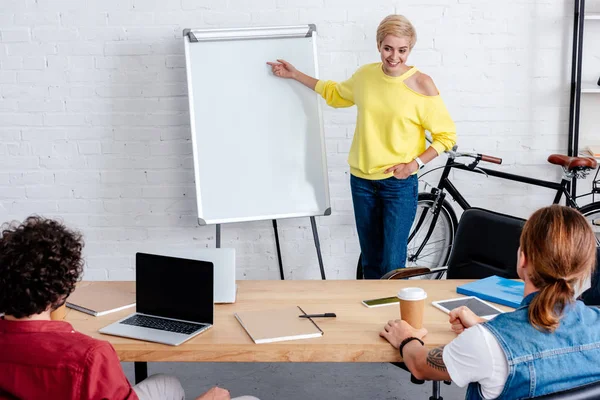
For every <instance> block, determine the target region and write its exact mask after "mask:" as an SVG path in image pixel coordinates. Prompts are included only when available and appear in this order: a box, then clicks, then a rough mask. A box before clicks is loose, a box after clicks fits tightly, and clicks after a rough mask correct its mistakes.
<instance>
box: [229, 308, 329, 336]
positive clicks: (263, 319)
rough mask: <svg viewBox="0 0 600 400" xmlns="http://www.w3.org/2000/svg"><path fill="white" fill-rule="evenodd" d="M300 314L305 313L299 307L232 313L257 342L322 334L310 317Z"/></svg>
mask: <svg viewBox="0 0 600 400" xmlns="http://www.w3.org/2000/svg"><path fill="white" fill-rule="evenodd" d="M302 314H305V313H304V311H302V309H301V308H300V307H288V308H281V309H277V310H261V311H244V312H238V313H235V314H234V315H235V318H236V319H237V320H238V322H239V323H240V324H241V325H242V327H243V328H244V329H245V330H246V332H247V333H248V336H250V338H251V339H252V340H253V341H254V343H257V344H261V343H273V342H282V341H284V340H297V339H310V338H315V337H319V336H323V331H322V330H321V328H319V327H318V326H317V324H316V323H315V322H314V321H313V320H312V319H311V318H300V317H299V315H302Z"/></svg>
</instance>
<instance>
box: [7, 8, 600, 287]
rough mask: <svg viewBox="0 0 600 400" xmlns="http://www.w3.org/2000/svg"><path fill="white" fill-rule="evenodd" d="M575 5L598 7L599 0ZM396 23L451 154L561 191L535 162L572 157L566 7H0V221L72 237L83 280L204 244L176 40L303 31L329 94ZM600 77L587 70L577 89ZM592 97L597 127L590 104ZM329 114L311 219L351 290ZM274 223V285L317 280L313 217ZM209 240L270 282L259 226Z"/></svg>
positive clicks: (346, 124)
mask: <svg viewBox="0 0 600 400" xmlns="http://www.w3.org/2000/svg"><path fill="white" fill-rule="evenodd" d="M587 3H588V9H590V10H596V11H600V0H588V2H587ZM394 12H397V13H403V14H405V15H407V16H408V17H409V18H410V19H411V20H412V21H413V23H414V24H415V26H416V28H417V31H418V42H417V46H416V48H415V49H414V52H413V54H412V55H411V60H410V61H411V63H413V64H415V65H417V66H418V67H420V68H421V69H422V70H423V71H424V72H426V73H428V74H430V75H431V76H432V77H433V78H434V80H435V82H436V83H437V85H438V87H439V88H440V90H441V92H442V93H443V96H444V99H445V101H446V103H447V105H448V107H449V109H450V111H451V113H452V115H453V117H454V118H455V120H456V123H457V127H458V134H459V144H460V146H461V147H462V148H463V149H477V150H479V151H481V152H487V153H490V154H493V155H497V156H500V157H503V158H504V160H505V164H504V165H503V166H502V167H500V168H502V169H504V170H507V171H512V172H524V173H527V174H529V175H531V176H538V177H546V178H551V179H554V178H557V177H558V171H557V168H555V167H551V166H547V165H546V163H545V158H546V156H547V154H548V153H550V152H556V151H565V149H566V145H567V129H566V127H567V119H568V91H569V77H570V58H571V53H570V43H571V20H572V16H571V14H572V1H567V2H564V1H558V0H537V1H536V0H505V1H502V2H499V1H480V0H477V1H476V0H406V1H404V2H402V4H400V2H397V1H387V0H372V1H371V2H370V4H369V5H368V6H367V3H366V2H364V1H361V0H302V1H299V0H260V1H245V0H230V1H221V0H88V1H85V2H82V1H81V0H2V7H1V9H0V220H2V221H7V220H12V219H17V220H22V219H24V218H25V217H26V216H28V215H29V214H32V213H39V214H43V215H46V216H51V217H54V216H56V217H61V218H63V219H64V220H65V221H66V222H67V223H68V224H70V225H72V226H73V227H75V228H77V229H80V230H81V231H82V232H83V233H84V235H85V238H86V242H87V246H86V249H85V253H86V257H87V269H86V273H85V278H86V279H132V278H133V277H134V253H135V251H137V250H139V249H141V248H148V247H153V248H156V249H159V248H160V247H161V246H168V245H177V246H188V247H211V246H214V236H215V233H214V227H199V226H197V225H196V208H195V192H194V175H193V170H192V165H193V160H192V149H191V142H190V132H189V116H188V108H187V107H188V106H187V97H186V83H185V70H184V68H185V65H184V64H185V62H184V61H185V60H184V56H183V46H182V39H181V31H182V29H183V28H192V27H226V26H241V25H280V24H306V23H314V24H316V25H317V27H318V31H319V34H320V36H321V40H320V46H319V51H318V53H319V64H320V67H321V71H320V72H321V76H322V77H323V78H328V79H339V80H341V79H344V78H346V77H348V76H349V75H350V74H351V73H352V72H353V71H354V70H355V69H356V68H357V67H358V66H359V65H360V64H363V63H367V62H373V61H377V60H378V54H377V52H376V49H375V28H376V26H377V24H378V23H379V21H380V20H381V18H383V17H384V16H385V15H387V14H389V13H394ZM590 24H593V22H592V23H588V25H590ZM598 25H600V23H598ZM586 29H587V30H586V33H588V42H587V46H586V57H585V58H584V59H585V60H586V66H590V65H591V66H592V67H597V66H598V65H599V63H598V60H599V59H600V52H599V50H598V46H594V45H592V44H591V43H593V36H591V35H596V38H595V40H596V41H595V43H598V40H600V27H596V28H593V27H591V28H589V29H588V26H587V25H586ZM594 52H595V53H594ZM599 73H600V72H599V71H598V69H597V68H595V69H594V68H591V70H590V69H589V68H588V69H586V68H584V75H585V76H586V78H587V79H589V80H591V79H593V77H594V76H596V79H597V75H598V74H599ZM587 96H588V97H584V107H585V106H586V105H587V107H588V114H590V113H591V114H592V115H594V113H593V112H590V111H589V110H590V109H591V110H593V109H594V107H597V105H598V104H600V103H598V100H597V99H595V100H589V96H590V95H587ZM586 102H587V103H586ZM596 114H597V112H596ZM324 117H325V121H324V123H325V132H326V136H327V154H328V163H329V169H330V171H329V172H330V174H329V176H330V184H331V196H332V198H331V200H332V205H333V215H332V216H330V217H319V218H317V220H318V224H319V233H320V237H321V246H322V251H323V257H324V261H325V267H326V270H327V275H328V277H329V278H352V277H353V276H354V269H355V265H356V260H357V258H358V254H359V246H358V241H357V238H356V234H355V229H354V220H353V216H352V202H351V200H350V194H349V184H348V168H347V165H346V156H347V152H348V149H349V146H350V142H351V138H352V134H353V126H354V125H353V123H354V118H355V111H354V110H352V109H350V110H333V109H326V110H325V112H324ZM582 126H583V128H586V127H587V128H586V129H588V130H591V129H592V126H593V124H591V123H589V122H587V123H583V124H582ZM595 126H596V132H597V124H595ZM596 134H597V133H596ZM588 135H589V132H588ZM582 140H586V139H583V138H582ZM590 140H593V137H592V139H590ZM596 142H597V143H600V139H598V140H596ZM442 158H443V157H442ZM438 162H439V161H438ZM524 167H526V168H527V169H526V170H525V169H524ZM455 179H456V183H457V186H458V187H459V188H460V189H461V190H463V191H464V193H465V195H466V196H467V198H468V199H469V200H472V202H473V204H475V205H481V206H487V207H493V208H495V209H498V210H500V211H504V212H514V213H516V214H518V215H522V216H526V215H528V214H529V213H530V212H531V211H532V210H533V209H535V208H536V207H538V206H540V205H543V204H547V203H549V202H550V201H551V199H552V194H551V193H549V192H547V193H545V192H544V191H543V190H538V189H535V188H530V187H527V186H524V185H520V184H511V183H502V182H500V181H497V180H494V179H493V178H492V179H486V178H484V177H481V176H477V177H473V176H467V175H466V174H464V173H460V172H457V173H456V174H455ZM581 186H584V187H585V186H586V184H583V185H581ZM279 226H280V238H281V242H282V250H283V261H284V264H285V267H286V275H287V276H288V277H292V278H296V279H300V278H318V276H319V273H318V266H317V258H316V254H315V249H314V245H313V242H312V232H311V229H310V223H309V220H308V219H307V218H306V219H298V220H281V221H279ZM222 232H223V238H222V241H223V246H228V247H229V246H230V247H235V248H236V249H237V254H238V259H237V263H238V277H239V278H241V279H265V278H273V279H277V278H278V276H279V274H278V267H277V258H276V253H275V244H274V238H273V232H272V229H271V222H270V221H261V222H253V223H244V224H231V225H225V226H223V230H222Z"/></svg>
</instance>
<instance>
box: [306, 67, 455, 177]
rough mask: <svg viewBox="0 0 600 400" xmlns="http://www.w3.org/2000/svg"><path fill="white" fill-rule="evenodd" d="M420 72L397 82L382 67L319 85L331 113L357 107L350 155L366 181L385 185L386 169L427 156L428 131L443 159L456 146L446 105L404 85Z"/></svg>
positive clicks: (355, 172) (350, 161) (353, 169)
mask: <svg viewBox="0 0 600 400" xmlns="http://www.w3.org/2000/svg"><path fill="white" fill-rule="evenodd" d="M415 72H417V69H416V68H415V67H412V68H411V69H410V70H408V71H407V72H405V73H404V74H402V75H401V76H398V77H391V76H387V75H386V74H385V73H384V72H383V70H382V68H381V63H375V64H368V65H365V66H363V67H361V68H360V69H359V70H358V71H356V72H355V73H354V75H352V77H351V78H350V79H348V80H347V81H345V82H342V83H336V82H333V81H319V82H318V83H317V86H316V87H315V91H316V92H317V93H319V94H320V95H321V96H323V98H324V99H325V100H326V101H327V104H329V105H330V106H332V107H336V108H338V107H350V106H352V105H354V104H356V107H357V109H358V114H357V118H356V129H355V131H354V138H353V140H352V146H351V148H350V154H349V155H348V164H350V172H351V173H352V175H355V176H357V177H359V178H364V179H373V180H374V179H385V178H389V177H390V176H391V175H392V174H385V173H383V171H385V170H386V169H387V168H389V167H391V166H393V165H396V164H400V163H407V162H410V161H412V160H413V159H414V158H415V157H417V156H419V155H420V154H421V153H423V152H424V151H425V147H426V146H425V145H426V141H425V130H428V131H429V132H431V135H432V138H433V143H432V144H431V146H432V147H433V148H434V149H435V150H436V151H437V152H438V154H441V153H443V152H444V151H446V150H449V149H451V148H452V146H454V144H455V143H456V127H455V126H454V122H453V121H452V118H450V115H449V113H448V110H447V109H446V106H445V105H444V102H443V101H442V98H441V97H440V96H439V95H437V96H426V95H422V94H420V93H417V92H415V91H414V90H412V89H410V88H409V87H408V86H406V84H404V80H405V79H407V78H408V77H410V76H412V75H413V74H414V73H415Z"/></svg>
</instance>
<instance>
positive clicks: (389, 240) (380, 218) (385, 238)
mask: <svg viewBox="0 0 600 400" xmlns="http://www.w3.org/2000/svg"><path fill="white" fill-rule="evenodd" d="M350 188H351V190H352V202H353V203H354V218H355V219H356V229H357V231H358V241H359V242H360V251H361V252H362V265H363V271H364V277H365V279H379V278H381V277H382V276H383V275H385V274H386V273H387V272H389V271H392V270H394V269H397V268H404V267H405V266H406V246H407V244H408V235H409V233H410V227H411V225H412V223H413V220H414V219H415V214H416V212H417V196H418V190H419V181H418V179H417V176H416V175H411V176H409V177H408V178H406V179H397V178H394V177H391V178H387V179H381V180H368V179H362V178H358V177H356V176H354V175H351V176H350Z"/></svg>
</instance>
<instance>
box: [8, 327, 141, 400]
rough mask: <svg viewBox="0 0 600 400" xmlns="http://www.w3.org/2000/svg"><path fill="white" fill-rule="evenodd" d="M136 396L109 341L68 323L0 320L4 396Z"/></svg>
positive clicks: (130, 399)
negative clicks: (79, 329)
mask: <svg viewBox="0 0 600 400" xmlns="http://www.w3.org/2000/svg"><path fill="white" fill-rule="evenodd" d="M15 397H16V398H19V399H24V400H27V399H73V400H75V399H77V400H80V399H110V400H112V399H116V400H123V399H128V400H137V399H138V397H137V395H136V394H135V392H134V391H133V389H132V388H131V385H130V384H129V382H128V381H127V378H126V377H125V374H124V373H123V370H122V369H121V364H120V363H119V358H118V357H117V353H116V352H115V349H113V347H112V346H111V345H110V343H108V342H105V341H101V340H96V339H93V338H91V337H89V336H86V335H83V334H81V333H78V332H75V331H74V330H73V327H72V326H71V324H69V323H68V322H64V321H25V322H23V321H6V320H4V319H0V399H13V398H15Z"/></svg>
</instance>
